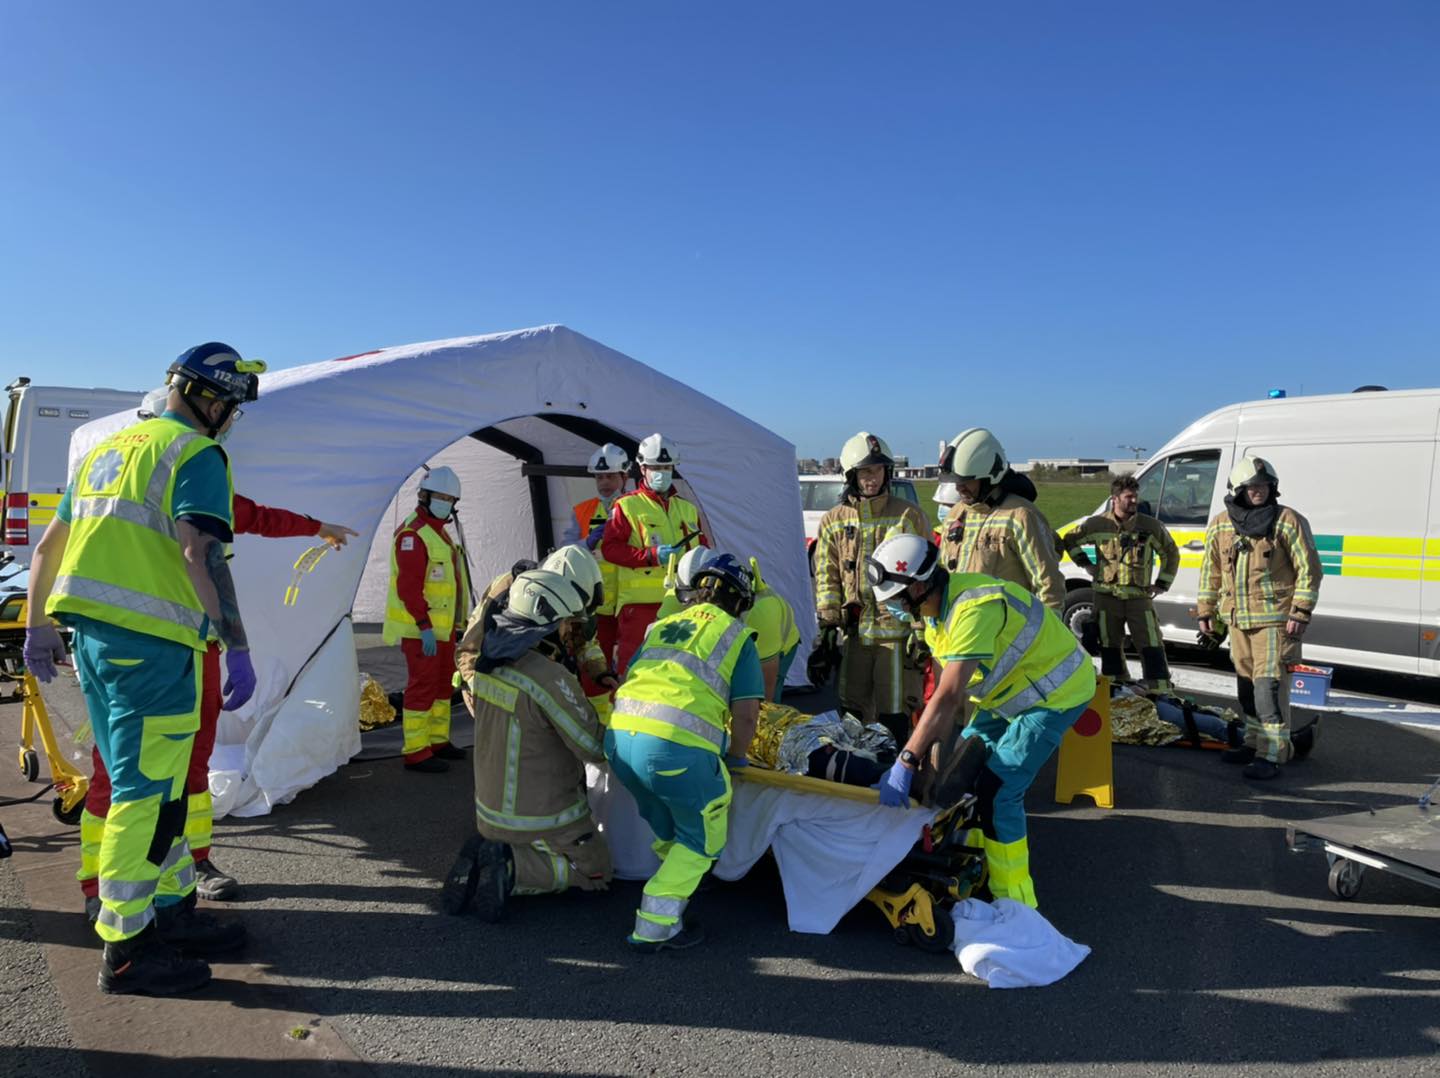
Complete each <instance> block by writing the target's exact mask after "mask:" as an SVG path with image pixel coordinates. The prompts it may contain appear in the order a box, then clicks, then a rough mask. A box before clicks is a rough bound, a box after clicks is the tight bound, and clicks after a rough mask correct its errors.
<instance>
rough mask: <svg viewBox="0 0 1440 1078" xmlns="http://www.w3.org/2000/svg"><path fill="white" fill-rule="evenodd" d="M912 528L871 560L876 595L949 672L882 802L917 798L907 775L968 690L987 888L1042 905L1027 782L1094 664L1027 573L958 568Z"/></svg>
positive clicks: (1083, 702)
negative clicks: (979, 753)
mask: <svg viewBox="0 0 1440 1078" xmlns="http://www.w3.org/2000/svg"><path fill="white" fill-rule="evenodd" d="M938 562H939V551H938V550H936V548H935V545H934V544H933V543H931V542H929V541H928V540H926V539H923V538H921V537H918V536H913V535H901V536H896V537H895V538H893V539H888V540H886V541H885V542H884V543H882V544H881V545H880V548H879V549H878V550H876V551H875V556H874V557H873V558H871V559H870V561H869V562H868V563H867V564H866V575H867V577H868V579H869V581H870V585H871V587H872V588H873V589H874V592H875V598H876V599H877V600H878V601H879V602H882V603H884V604H885V605H886V606H887V607H888V608H889V609H890V612H891V614H892V615H893V616H894V617H895V618H897V619H899V620H906V619H909V620H912V621H920V620H922V619H923V622H924V625H925V639H926V643H927V644H929V646H930V651H931V654H932V655H933V656H934V659H935V661H936V662H937V663H939V664H940V667H941V671H940V675H939V677H938V678H937V679H936V685H935V692H934V694H933V695H932V696H931V697H930V700H929V702H928V703H926V705H925V710H924V711H923V712H922V713H921V715H920V719H919V721H918V722H917V723H916V726H915V730H914V732H913V733H912V734H911V735H910V739H909V741H907V742H906V744H905V747H904V748H903V749H902V750H901V752H900V758H899V759H898V760H896V761H895V764H894V766H893V767H891V768H890V771H889V773H888V774H887V775H886V777H885V778H884V780H882V781H881V783H880V801H881V803H882V804H885V805H891V806H896V807H902V806H906V805H908V804H909V803H910V796H909V795H910V786H911V783H912V782H913V780H914V778H915V772H916V771H917V770H918V769H919V767H920V766H921V761H922V760H923V759H924V758H925V756H926V754H927V753H928V752H929V750H930V747H931V746H932V745H934V744H935V743H936V742H937V741H943V740H946V739H948V737H949V734H950V732H951V730H952V728H953V727H954V724H955V720H956V718H957V717H958V715H959V714H960V711H961V707H960V705H961V702H962V701H963V700H964V699H965V698H966V697H967V696H968V697H969V698H970V699H971V700H972V701H973V702H974V705H975V714H974V716H973V718H972V719H971V720H970V724H969V725H968V726H967V727H966V728H965V730H964V735H965V736H966V737H978V738H980V740H981V742H982V743H983V744H984V746H985V750H986V763H985V767H984V769H983V770H982V771H981V772H980V777H979V779H978V780H977V781H976V784H975V793H976V795H977V796H978V798H979V802H980V806H979V808H980V819H981V826H982V828H983V829H984V832H985V862H986V866H987V868H988V869H989V873H990V892H991V894H993V895H994V896H995V897H996V898H1012V899H1015V900H1016V901H1018V902H1023V903H1025V904H1026V905H1027V906H1034V905H1035V904H1036V902H1035V885H1034V883H1033V882H1032V881H1031V879H1030V846H1029V841H1028V838H1027V828H1026V825H1025V791H1026V790H1028V789H1029V788H1030V784H1031V783H1032V782H1033V781H1034V780H1035V774H1036V772H1037V771H1039V770H1040V768H1041V766H1042V765H1043V764H1044V763H1045V761H1046V760H1048V759H1050V757H1051V755H1053V754H1054V752H1055V750H1056V748H1057V747H1058V746H1059V744H1060V739H1061V737H1063V736H1064V734H1065V731H1066V730H1068V729H1070V727H1071V726H1073V725H1075V721H1076V720H1077V719H1079V718H1080V716H1081V715H1082V714H1083V713H1084V711H1085V708H1086V707H1087V706H1088V705H1089V703H1090V701H1091V699H1092V698H1093V697H1094V695H1095V667H1094V666H1093V665H1092V664H1091V662H1090V657H1089V656H1088V655H1086V654H1085V651H1084V649H1082V648H1081V647H1080V642H1079V641H1078V640H1076V639H1075V634H1074V633H1072V632H1071V631H1070V630H1069V628H1067V627H1066V625H1065V623H1064V622H1063V621H1061V620H1060V618H1059V617H1057V616H1056V614H1055V612H1054V611H1053V610H1050V609H1049V608H1047V607H1046V606H1045V604H1044V603H1042V602H1041V601H1040V600H1039V598H1038V597H1036V596H1034V595H1031V594H1030V593H1029V592H1028V591H1026V590H1025V589H1024V588H1022V587H1020V585H1018V584H1012V583H1010V582H1008V581H1003V580H998V579H996V578H995V577H992V576H983V575H981V574H979V573H950V572H947V571H946V570H945V569H944V568H942V567H941V566H940V565H939V564H938Z"/></svg>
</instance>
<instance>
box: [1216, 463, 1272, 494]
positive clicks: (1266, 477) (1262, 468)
mask: <svg viewBox="0 0 1440 1078" xmlns="http://www.w3.org/2000/svg"><path fill="white" fill-rule="evenodd" d="M1257 479H1259V480H1261V481H1262V482H1265V483H1269V484H1270V485H1271V486H1272V487H1275V488H1276V492H1277V493H1278V492H1279V487H1280V477H1279V476H1278V475H1276V474H1275V469H1274V468H1273V467H1271V465H1270V462H1269V461H1268V460H1266V459H1265V458H1264V457H1257V456H1254V455H1251V454H1247V455H1246V456H1243V457H1241V458H1240V459H1239V460H1237V461H1236V462H1235V467H1233V468H1231V469H1230V478H1229V481H1228V482H1229V487H1230V489H1231V490H1232V491H1234V490H1239V489H1240V488H1241V487H1244V486H1249V485H1250V484H1251V483H1253V482H1255V480H1257Z"/></svg>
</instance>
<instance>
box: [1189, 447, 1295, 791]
mask: <svg viewBox="0 0 1440 1078" xmlns="http://www.w3.org/2000/svg"><path fill="white" fill-rule="evenodd" d="M1229 485H1230V493H1229V494H1228V495H1226V496H1225V510H1224V512H1222V513H1220V514H1218V515H1217V516H1216V517H1215V518H1214V519H1213V520H1211V521H1210V524H1209V526H1208V527H1207V528H1206V529H1205V557H1204V559H1203V560H1202V561H1201V563H1200V593H1199V602H1198V603H1197V604H1196V612H1197V614H1198V615H1199V620H1200V631H1201V632H1203V633H1205V634H1207V635H1210V634H1212V633H1214V631H1215V622H1216V620H1217V619H1218V620H1220V621H1223V622H1224V623H1225V624H1226V625H1227V626H1228V627H1229V629H1230V660H1231V662H1233V663H1234V664H1235V676H1236V682H1237V685H1236V695H1237V696H1238V697H1239V700H1240V708H1241V710H1242V711H1243V712H1244V713H1245V744H1244V745H1243V746H1241V747H1239V748H1235V749H1230V750H1228V751H1226V752H1224V753H1222V754H1221V759H1222V760H1224V761H1225V762H1226V763H1232V764H1245V765H1246V766H1245V772H1244V774H1245V777H1246V778H1249V779H1271V778H1274V777H1275V776H1276V775H1278V774H1279V773H1280V765H1281V764H1283V763H1284V762H1285V761H1287V760H1289V759H1290V751H1291V749H1290V716H1289V711H1290V706H1289V704H1290V700H1289V697H1290V685H1289V678H1288V676H1287V670H1286V667H1287V666H1288V665H1289V664H1290V663H1295V662H1299V661H1300V638H1301V637H1302V636H1303V635H1304V634H1305V629H1306V627H1307V626H1308V625H1309V624H1310V616H1311V614H1313V613H1314V610H1315V602H1316V600H1317V598H1318V597H1319V592H1320V575H1321V568H1320V555H1319V553H1318V552H1317V551H1316V549H1315V537H1314V536H1312V535H1311V534H1310V522H1309V521H1307V520H1306V519H1305V518H1304V517H1302V516H1301V515H1300V514H1299V513H1297V512H1295V510H1293V509H1291V508H1290V507H1289V506H1285V505H1281V504H1280V502H1279V501H1278V499H1279V497H1280V479H1279V476H1277V475H1276V474H1275V469H1274V468H1272V467H1271V466H1270V463H1269V462H1268V461H1266V460H1265V459H1264V458H1262V457H1255V456H1244V457H1241V458H1240V460H1239V461H1238V462H1237V463H1236V465H1235V467H1234V468H1232V469H1231V471H1230V483H1229Z"/></svg>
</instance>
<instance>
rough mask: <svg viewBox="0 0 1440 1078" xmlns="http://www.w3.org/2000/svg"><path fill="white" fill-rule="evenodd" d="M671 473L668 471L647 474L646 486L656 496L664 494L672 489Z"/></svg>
mask: <svg viewBox="0 0 1440 1078" xmlns="http://www.w3.org/2000/svg"><path fill="white" fill-rule="evenodd" d="M670 483H671V473H670V472H667V471H654V472H646V473H645V485H646V486H648V487H649V488H650V489H651V490H653V491H654V492H655V493H656V494H664V493H665V492H666V491H667V490H669V489H670Z"/></svg>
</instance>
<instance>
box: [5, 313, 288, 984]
mask: <svg viewBox="0 0 1440 1078" xmlns="http://www.w3.org/2000/svg"><path fill="white" fill-rule="evenodd" d="M263 370H264V364H263V363H261V362H259V361H258V360H244V359H241V357H240V356H239V354H238V353H237V352H236V351H235V350H234V349H233V348H231V347H229V346H228V345H224V344H220V343H219V342H215V341H212V342H209V343H207V344H203V345H197V346H196V347H194V348H191V349H190V350H188V351H187V352H185V353H183V354H182V355H181V356H180V358H179V359H177V360H176V361H175V363H173V364H172V365H171V366H170V369H169V372H168V373H169V376H170V381H169V385H170V393H169V395H168V397H167V399H166V409H165V414H164V415H163V416H160V417H158V418H154V419H149V420H146V421H145V422H142V423H139V424H137V425H134V426H130V427H126V428H124V429H122V430H120V431H117V432H116V433H114V434H112V435H110V437H108V438H106V439H105V440H104V441H103V442H101V443H100V444H99V445H98V446H96V447H95V448H94V449H92V450H91V451H90V452H89V453H88V454H87V455H86V456H85V458H84V459H83V460H82V461H81V462H80V465H79V467H78V468H77V470H76V472H75V478H74V480H73V482H72V483H71V485H70V488H69V489H68V490H67V491H66V493H65V496H64V498H62V499H61V505H60V508H59V509H58V510H57V513H56V517H55V520H54V521H52V522H51V524H50V527H49V528H48V529H46V532H45V535H44V536H43V538H42V539H41V541H40V544H39V546H38V548H37V550H36V552H35V557H34V559H33V561H32V563H31V567H30V590H29V607H28V611H27V615H26V632H25V645H24V652H23V654H24V659H25V664H26V666H27V667H28V668H29V669H30V671H31V672H32V673H33V674H34V675H35V676H36V677H37V678H38V679H39V680H41V681H42V682H49V681H51V680H52V679H53V678H54V677H55V673H56V670H55V664H56V663H57V662H63V660H64V656H65V651H64V646H63V644H62V643H61V640H60V637H59V635H58V633H57V632H56V629H55V626H54V624H53V623H52V622H51V621H50V620H49V618H48V617H47V615H49V616H53V617H55V618H56V619H57V620H59V621H61V622H63V623H64V624H66V625H68V626H69V627H70V629H71V630H72V632H73V634H74V645H75V667H76V673H77V675H78V676H79V678H80V686H81V690H82V691H83V693H84V695H85V705H86V711H87V712H88V715H89V719H90V723H91V726H92V729H93V730H94V736H95V743H96V745H97V746H98V747H99V749H100V756H101V758H102V759H103V760H104V763H105V768H106V770H107V772H108V773H109V776H110V780H111V787H112V793H111V802H110V805H109V812H108V826H107V827H106V829H105V835H104V838H103V840H102V842H101V845H100V852H99V875H100V884H99V896H100V902H101V909H100V911H99V915H98V917H97V918H96V922H95V931H96V933H97V934H98V935H99V936H100V938H101V939H102V940H104V941H105V951H104V957H103V959H102V963H101V968H100V989H101V991H103V992H107V993H141V994H148V995H173V994H176V993H180V992H188V991H192V990H194V989H196V988H199V987H200V986H202V985H204V984H205V983H206V982H208V981H209V979H210V967H209V966H208V965H207V964H206V963H205V962H204V961H203V959H201V958H199V957H195V956H197V955H206V954H218V953H222V952H224V951H228V950H233V949H235V948H236V947H238V946H241V945H242V944H243V943H244V941H245V931H244V928H243V926H241V925H239V924H235V923H226V922H221V921H217V920H215V919H214V918H213V917H211V916H210V915H209V914H201V913H197V912H196V911H195V868H194V865H193V863H192V861H191V857H190V849H189V846H188V844H187V843H186V840H185V816H186V798H185V778H186V772H187V770H188V768H189V764H190V755H191V748H192V745H193V742H194V739H195V733H196V731H197V730H198V729H199V726H200V705H201V676H202V662H201V658H202V656H203V655H204V652H205V648H206V637H207V636H208V635H209V631H210V628H211V626H212V625H213V627H214V630H215V633H216V635H217V637H218V638H219V640H220V643H221V644H222V645H223V646H224V648H225V661H226V666H227V668H228V672H229V676H228V679H227V681H226V683H225V685H224V687H223V691H224V693H225V694H226V695H225V700H224V707H225V709H226V710H229V711H233V710H235V709H237V708H239V707H241V706H242V705H244V704H245V702H246V701H248V700H249V699H250V697H251V696H252V695H253V694H254V692H255V684H256V679H255V669H254V666H253V664H252V663H251V660H250V645H249V640H248V638H247V637H246V634H245V627H244V624H243V623H242V621H241V618H240V607H239V602H238V600H237V597H236V592H235V584H234V580H233V579H232V578H231V575H230V569H229V565H228V562H227V560H226V558H227V554H226V547H227V545H228V544H229V542H230V540H231V538H232V532H231V523H232V520H231V503H232V500H233V497H234V488H233V486H232V483H231V479H230V465H229V461H228V459H227V458H226V456H225V452H224V450H222V449H221V448H220V446H219V442H220V441H223V440H224V438H225V435H226V434H227V433H228V432H229V430H230V426H231V424H233V423H234V422H235V420H236V419H237V418H238V417H239V415H240V405H241V404H244V403H245V402H247V401H253V400H255V399H256V397H257V394H258V386H259V379H258V378H257V375H258V374H259V372H260V371H263Z"/></svg>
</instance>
